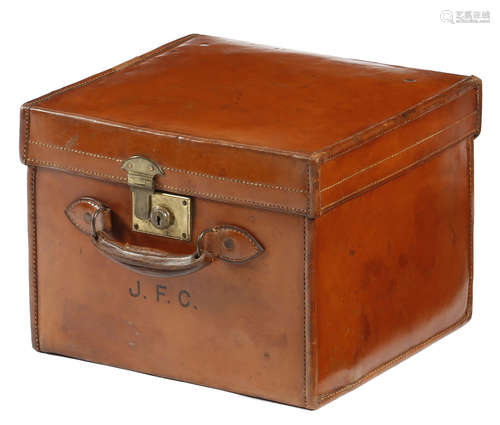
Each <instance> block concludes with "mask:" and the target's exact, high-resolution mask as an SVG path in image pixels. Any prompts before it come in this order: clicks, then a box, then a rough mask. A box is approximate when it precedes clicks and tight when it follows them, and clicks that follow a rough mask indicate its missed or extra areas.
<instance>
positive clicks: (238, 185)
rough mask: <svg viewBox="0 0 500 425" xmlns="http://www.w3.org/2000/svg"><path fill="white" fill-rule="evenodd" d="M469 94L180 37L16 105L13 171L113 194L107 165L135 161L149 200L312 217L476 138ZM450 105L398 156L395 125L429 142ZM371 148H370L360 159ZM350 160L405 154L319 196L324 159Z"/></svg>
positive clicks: (406, 73)
mask: <svg viewBox="0 0 500 425" xmlns="http://www.w3.org/2000/svg"><path fill="white" fill-rule="evenodd" d="M480 92H481V87H480V80H479V79H477V78H475V77H463V76H458V75H452V74H444V73H438V72H432V71H424V70H415V69H409V68H404V67H398V66H391V65H383V64H378V63H372V62H363V61H356V60H349V59H341V58H333V57H325V56H318V55H308V54H303V53H298V52H292V51H287V50H283V49H274V48H269V47H265V46H257V45H253V44H249V43H243V42H236V41H232V40H225V39H221V38H217V37H209V36H200V35H192V36H187V37H185V38H183V39H180V40H177V41H174V42H172V43H169V44H167V45H165V46H162V47H161V48H158V49H156V50H154V51H152V52H150V53H147V54H145V55H143V56H142V57H139V58H136V59H135V60H132V61H129V62H127V63H126V64H123V65H122V66H118V67H115V68H113V69H111V70H108V71H105V72H103V73H101V74H97V75H95V76H93V77H90V78H88V79H86V80H83V81H81V82H79V83H76V84H74V85H72V86H68V87H66V88H63V89H61V90H59V91H55V92H53V93H50V94H48V95H46V96H43V97H41V98H38V99H35V100H33V101H31V102H28V103H26V104H25V105H23V107H22V111H21V143H20V150H21V158H22V160H23V161H24V162H25V163H28V164H31V165H38V166H43V167H50V168H55V169H62V170H66V171H68V172H71V173H75V174H81V175H87V176H90V177H94V178H99V179H103V180H109V181H114V182H125V181H126V176H125V175H124V173H123V171H122V170H121V169H120V166H121V163H122V162H123V161H124V160H126V159H127V158H128V157H130V156H132V155H135V154H138V153H140V154H143V155H145V156H148V157H151V158H154V160H155V161H156V162H158V163H159V164H160V165H161V166H162V167H163V169H164V171H165V175H163V176H160V177H159V179H158V183H159V187H160V188H161V189H163V190H168V191H173V192H176V193H180V194H185V195H190V196H196V197H199V198H204V199H212V200H218V201H223V202H229V203H234V204H239V205H247V206H254V207H261V208H266V209H272V210H277V211H284V212H289V213H293V214H301V215H308V216H309V217H314V216H318V215H320V214H322V213H323V212H324V211H325V210H327V209H328V207H331V206H333V205H334V204H335V203H336V202H338V201H339V200H343V199H346V198H347V197H349V196H351V195H352V194H354V193H356V192H357V191H360V190H363V188H364V187H365V186H367V185H369V184H371V183H372V181H371V180H370V179H371V177H373V178H374V180H380V179H383V178H386V177H387V176H388V175H391V174H392V173H397V172H399V170H400V169H401V168H404V167H405V166H408V164H410V163H411V161H412V160H418V159H420V158H422V157H423V156H425V155H426V154H428V153H432V152H434V151H436V150H438V149H440V148H442V147H443V146H444V145H446V144H449V143H453V142H456V140H455V139H454V138H453V137H454V136H455V134H454V132H461V131H466V130H464V127H467V130H470V131H471V132H473V133H474V134H475V135H477V134H478V133H479V130H480V108H479V106H480V95H481V93H480ZM460 97H466V98H467V99H466V100H464V102H463V103H466V104H467V105H462V107H461V108H455V109H456V111H451V110H450V114H449V117H450V118H451V120H452V121H451V122H448V125H451V124H452V123H456V125H455V126H454V127H453V128H450V129H449V131H447V132H446V133H443V134H440V135H439V137H438V136H437V135H436V137H435V138H432V139H430V138H429V139H426V141H425V143H424V142H422V143H419V144H417V145H415V146H413V147H412V148H410V145H407V144H410V143H411V142H413V143H416V142H418V140H413V139H405V140H406V142H402V141H398V140H397V139H398V137H402V134H403V133H404V131H400V130H399V129H400V128H401V126H403V125H405V124H407V123H413V122H415V123H416V125H417V126H418V125H419V124H417V122H420V121H424V120H425V121H431V122H433V123H434V124H435V125H434V126H432V125H429V126H427V124H425V125H422V126H421V127H422V129H421V130H420V131H422V138H426V137H429V136H430V135H431V134H432V132H431V131H430V130H432V128H433V127H436V128H437V130H441V129H442V127H440V124H441V121H446V119H445V117H438V116H436V115H439V113H436V112H435V111H436V109H438V108H440V107H442V106H446V104H447V103H450V102H453V101H454V100H455V99H457V98H460ZM467 108H469V109H470V111H469V112H470V113H471V116H470V117H469V118H467V120H466V121H467V122H461V123H458V121H459V120H461V119H464V115H463V114H462V112H464V111H465V109H467ZM448 109H452V108H448ZM473 110H474V111H475V113H474V114H472V112H473ZM427 115H429V117H428V118H426V117H427ZM443 127H444V125H443ZM415 134H417V133H415ZM385 135H387V137H382V136H385ZM377 138H380V141H379V143H378V145H381V144H382V145H384V147H382V148H378V147H375V148H374V149H376V150H377V153H376V154H374V153H370V152H365V151H366V150H368V151H370V149H371V148H370V147H367V146H366V145H367V144H369V145H370V146H371V145H373V143H371V142H373V140H374V139H377ZM99 140H106V143H97V142H96V141H99ZM358 148H360V150H361V151H362V153H360V154H359V155H361V156H363V157H365V158H366V159H367V160H370V159H373V163H378V161H380V160H382V159H384V157H383V156H382V155H383V154H384V153H385V152H387V151H389V152H390V153H389V154H395V153H397V152H398V151H397V149H400V150H402V149H405V151H404V155H403V154H401V155H400V156H398V157H397V158H393V159H392V160H391V161H389V162H387V163H384V165H383V166H381V167H373V170H371V172H369V173H363V174H362V175H360V176H358V178H356V179H349V181H348V182H346V183H345V184H342V185H338V187H337V186H335V189H334V190H333V189H332V190H327V188H328V187H330V186H331V185H332V184H336V183H337V182H338V181H337V180H335V174H336V172H335V171H334V172H333V175H332V176H330V174H331V173H332V171H331V170H332V169H335V170H337V169H338V168H337V162H338V161H337V160H336V157H337V156H338V155H339V154H341V153H344V152H346V151H351V150H353V149H358ZM353 163H354V164H356V163H357V160H356V159H353ZM368 165H370V166H371V165H373V164H372V163H368ZM340 168H346V166H345V165H344V166H341V167H340ZM346 171H348V172H349V173H351V172H356V171H358V168H357V167H356V166H353V165H351V166H350V167H347V169H346ZM319 175H324V177H322V180H321V182H320V183H318V184H316V183H317V182H316V181H315V180H316V177H315V176H319ZM349 176H350V174H346V175H342V176H341V178H345V177H349Z"/></svg>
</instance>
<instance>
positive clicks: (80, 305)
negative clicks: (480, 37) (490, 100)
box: [20, 35, 481, 409]
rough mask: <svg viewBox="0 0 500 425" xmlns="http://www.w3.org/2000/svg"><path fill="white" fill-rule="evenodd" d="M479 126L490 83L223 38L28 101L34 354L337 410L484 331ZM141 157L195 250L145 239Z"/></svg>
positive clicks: (178, 45) (143, 59) (186, 43)
mask: <svg viewBox="0 0 500 425" xmlns="http://www.w3.org/2000/svg"><path fill="white" fill-rule="evenodd" d="M480 116H481V81H480V80H479V79H478V78H476V77H463V76H459V75H452V74H445V73H438V72H432V71H423V70H416V69H409V68H404V67H397V66H390V65H383V64H378V63H369V62H362V61H356V60H346V59H340V58H331V57H323V56H319V55H308V54H303V53H297V52H292V51H286V50H282V49H273V48H268V47H262V46H256V45H253V44H246V43H241V42H236V41H231V40H225V39H220V38H215V37H209V36H202V35H190V36H187V37H184V38H182V39H179V40H176V41H174V42H172V43H169V44H167V45H165V46H162V47H160V48H158V49H156V50H153V51H152V52H149V53H147V54H145V55H142V56H139V57H137V58H134V59H132V60H131V61H128V62H126V63H124V64H122V65H119V66H117V67H114V68H112V69H110V70H108V71H105V72H102V73H100V74H97V75H95V76H92V77H90V78H88V79H85V80H83V81H80V82H78V83H75V84H73V85H71V86H68V87H65V88H63V89H60V90H57V91H54V92H52V93H50V94H48V95H46V96H42V97H40V98H38V99H35V100H33V101H30V102H28V103H26V104H25V105H23V106H22V109H21V132H20V134H21V137H20V156H21V159H22V162H23V163H24V164H27V165H28V176H29V178H28V193H29V214H28V217H29V232H30V289H31V291H30V294H31V323H32V340H33V346H34V348H35V349H36V350H39V351H42V352H47V353H57V354H61V355H65V356H70V357H75V358H79V359H85V360H89V361H93V362H98V363H103V364H109V365H113V366H117V367H121V368H126V369H131V370H136V371H140V372H145V373H150V374H154V375H159V376H163V377H168V378H173V379H178V380H182V381H189V382H193V383H198V384H202V385H207V386H211V387H215V388H220V389H224V390H229V391H233V392H237V393H242V394H248V395H252V396H257V397H261V398H266V399H270V400H274V401H278V402H282V403H287V404H291V405H295V406H301V407H305V408H308V409H315V408H318V407H319V406H321V405H323V404H324V403H326V402H328V401H331V400H333V399H334V398H336V397H338V396H340V395H342V394H344V393H345V392H347V391H349V390H351V389H353V388H355V387H357V386H358V385H360V384H362V383H363V382H365V381H366V380H368V379H370V378H371V377H373V376H375V375H376V374H378V373H380V372H381V371H383V370H385V369H387V368H388V367H390V366H392V365H394V364H396V363H398V362H400V361H401V360H403V359H405V358H407V357H408V356H410V355H412V354H413V353H415V352H417V351H418V350H420V349H421V348H423V347H425V346H426V345H428V344H430V343H432V342H434V341H435V340H437V339H438V338H440V337H442V336H443V335H446V334H447V333H448V332H450V331H452V330H454V329H456V328H457V327H459V326H460V325H462V324H463V323H465V322H466V321H467V320H468V319H469V318H470V316H471V306H472V234H473V210H472V209H473V195H472V194H473V139H474V138H475V137H476V136H477V135H478V134H479V131H480ZM134 155H143V156H145V157H147V158H149V159H151V160H153V161H154V162H155V163H156V164H158V166H159V167H161V171H162V174H160V175H158V176H156V180H155V182H156V190H158V191H161V192H169V193H173V194H177V195H182V196H185V197H188V198H190V199H191V202H192V204H193V209H192V235H193V237H192V238H191V240H189V241H181V240H175V239H171V238H165V237H160V236H152V235H149V234H145V233H140V232H137V231H135V230H134V228H133V227H132V225H131V217H132V214H133V206H132V200H131V190H130V188H129V186H128V185H127V182H128V180H127V172H126V171H125V170H124V169H122V165H123V163H124V162H125V161H126V160H127V159H129V158H130V157H132V156H134ZM101 203H102V205H105V207H106V209H105V210H104V209H102V208H101ZM102 211H105V212H104V213H102V214H101V217H99V214H100V213H101V212H102ZM111 211H112V213H111ZM92 223H93V225H94V226H93V227H92ZM111 226H112V228H113V235H114V236H113V238H114V239H113V241H114V242H113V241H111V242H110V240H111V239H106V238H107V236H106V235H107V234H108V233H106V229H107V228H108V227H111ZM214 226H215V227H214ZM217 226H219V227H217ZM205 229H212V230H213V229H216V230H217V231H214V232H213V233H214V235H216V236H214V239H213V240H212V242H210V241H208V242H207V243H206V245H203V250H204V251H203V252H205V251H206V253H207V256H206V257H204V261H206V263H204V264H202V265H200V264H199V263H197V264H198V265H197V266H196V267H201V266H203V267H202V268H199V269H198V268H196V267H194V266H193V265H192V264H190V267H192V268H191V269H190V270H188V273H185V274H183V275H171V276H170V275H169V276H164V275H155V276H152V275H151V274H152V273H144V271H145V270H146V269H147V271H149V272H151V270H152V269H155V270H156V271H158V267H160V266H158V265H155V266H154V267H153V266H152V264H153V263H154V261H155V258H160V257H161V252H168V253H171V254H173V255H174V256H175V255H177V256H181V255H185V256H189V255H191V254H192V253H193V252H195V251H196V246H197V236H198V235H202V234H203V235H204V233H203V231H204V230H205ZM221 229H222V230H221ZM217 232H219V233H217ZM228 232H229V233H228ZM231 232H232V233H231ZM247 232H248V233H247ZM203 235H202V236H203ZM218 235H222V236H221V238H222V239H220V238H219V236H218ZM228 235H232V236H231V237H230V238H229V239H231V241H230V243H227V239H228ZM115 240H116V241H115ZM220 241H223V242H221V243H222V245H221V244H219V242H220ZM115 242H116V243H115ZM118 242H119V243H120V244H118ZM106 243H107V244H108V245H106V246H105V244H106ZM110 244H111V245H110ZM234 244H236V245H234ZM134 246H135V248H133V247H134ZM137 247H140V248H137ZM112 250H113V251H112ZM226 251H227V252H226ZM198 254H199V253H198ZM146 257H147V258H148V261H149V263H146V262H145V261H146V260H145V258H146ZM161 258H162V259H164V260H165V261H167V260H168V259H169V258H170V257H168V258H166V257H165V258H166V259H165V258H163V257H161ZM186 258H187V257H186ZM189 258H190V260H189V261H191V262H196V261H199V258H201V257H200V256H199V255H198V256H197V255H194V254H193V255H192V256H191V257H189ZM243 259H244V260H245V261H240V260H243ZM247 260H248V261H247ZM205 266H207V267H205ZM155 267H156V268H155ZM175 267H178V268H182V267H183V266H182V267H181V266H179V265H177V266H175Z"/></svg>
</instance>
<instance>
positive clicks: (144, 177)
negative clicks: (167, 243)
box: [122, 155, 191, 241]
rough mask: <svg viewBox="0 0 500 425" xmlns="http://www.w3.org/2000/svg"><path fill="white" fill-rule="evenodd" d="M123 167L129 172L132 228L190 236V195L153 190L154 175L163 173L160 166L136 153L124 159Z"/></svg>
mask: <svg viewBox="0 0 500 425" xmlns="http://www.w3.org/2000/svg"><path fill="white" fill-rule="evenodd" d="M122 168H123V169H124V170H125V171H127V172H128V185H129V186H130V190H131V191H132V229H134V230H135V231H137V232H142V233H149V234H151V235H159V236H165V237H168V238H173V239H181V240H184V241H189V240H191V199H190V198H188V197H186V196H179V195H174V194H172V193H165V192H156V191H155V182H154V178H155V176H157V175H162V174H164V173H163V170H162V169H161V167H160V166H159V165H158V164H156V163H155V162H153V161H151V160H150V159H148V158H145V157H143V156H139V155H136V156H133V157H131V158H129V159H127V160H126V161H125V162H124V163H123V165H122Z"/></svg>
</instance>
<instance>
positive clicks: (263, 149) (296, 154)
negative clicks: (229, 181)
mask: <svg viewBox="0 0 500 425" xmlns="http://www.w3.org/2000/svg"><path fill="white" fill-rule="evenodd" d="M32 110H33V111H37V112H45V113H47V114H52V115H56V116H62V117H65V118H71V119H74V120H81V121H85V122H90V123H92V124H100V125H103V126H107V127H116V128H120V129H122V130H128V131H131V132H135V133H141V134H152V135H154V136H160V137H167V138H172V139H177V141H181V140H184V141H186V142H189V143H204V144H207V145H216V146H222V147H226V148H232V149H240V150H249V151H252V152H259V153H265V154H269V155H275V156H282V157H286V158H291V159H300V160H309V159H310V157H311V154H310V153H307V152H301V151H297V150H285V149H279V148H271V147H268V146H260V145H254V144H248V143H243V142H241V141H238V140H231V139H220V138H219V139H218V138H211V137H203V136H195V135H192V134H184V133H182V134H179V133H175V132H173V131H169V130H160V129H155V128H150V127H141V126H137V125H133V124H131V123H125V122H119V121H112V120H105V119H102V118H99V117H93V116H87V115H79V114H73V113H64V112H59V111H56V110H52V109H48V108H45V107H41V106H39V107H37V108H33V109H32Z"/></svg>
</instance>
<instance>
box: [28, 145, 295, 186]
mask: <svg viewBox="0 0 500 425" xmlns="http://www.w3.org/2000/svg"><path fill="white" fill-rule="evenodd" d="M29 144H32V145H37V146H42V147H45V148H49V149H54V150H59V151H64V152H72V153H76V154H79V155H85V156H89V157H92V158H98V159H107V160H110V161H115V162H118V163H122V162H123V161H124V160H123V159H120V158H115V157H111V156H106V155H100V154H96V153H91V152H85V151H82V150H78V149H72V148H67V147H65V146H57V145H51V144H49V143H42V142H37V141H34V140H32V141H30V142H29ZM161 168H162V169H163V170H164V171H172V172H176V173H183V174H188V175H192V176H198V177H204V178H208V179H214V180H220V181H229V182H232V183H241V184H246V185H250V186H256V187H264V188H267V189H273V190H282V191H286V192H297V193H304V192H305V191H304V190H303V189H298V188H294V187H285V186H279V185H272V184H267V183H258V182H252V181H248V180H243V179H235V178H230V177H222V176H215V175H212V174H206V173H200V172H197V171H191V170H183V169H180V168H174V167H166V166H161Z"/></svg>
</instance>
